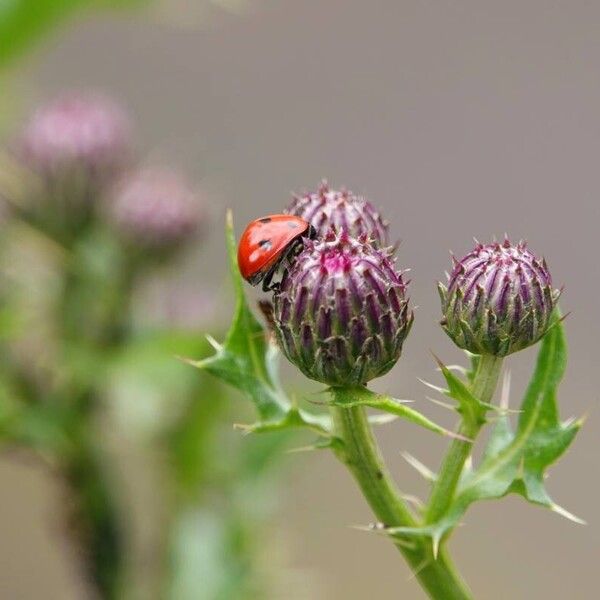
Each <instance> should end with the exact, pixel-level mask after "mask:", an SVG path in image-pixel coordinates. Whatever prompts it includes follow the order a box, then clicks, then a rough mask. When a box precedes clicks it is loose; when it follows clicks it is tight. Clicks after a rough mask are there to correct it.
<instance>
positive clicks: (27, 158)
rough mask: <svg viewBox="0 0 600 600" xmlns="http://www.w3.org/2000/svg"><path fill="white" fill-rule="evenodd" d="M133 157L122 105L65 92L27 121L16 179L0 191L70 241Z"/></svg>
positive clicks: (16, 208) (35, 220)
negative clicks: (101, 196) (130, 157)
mask: <svg viewBox="0 0 600 600" xmlns="http://www.w3.org/2000/svg"><path fill="white" fill-rule="evenodd" d="M129 156H130V127H129V121H128V119H127V117H126V116H125V114H124V113H123V111H121V109H120V108H119V107H118V106H116V105H115V104H114V103H113V102H112V101H111V100H109V99H107V98H105V97H103V96H99V95H90V94H87V95H86V94H74V93H71V94H66V95H63V96H62V97H60V98H58V99H57V100H55V101H54V102H52V103H50V104H47V105H45V106H42V107H40V108H39V109H38V110H37V112H35V113H34V115H33V116H32V117H31V119H30V121H29V122H28V123H27V124H26V126H25V128H24V129H23V131H22V133H21V135H20V136H19V138H18V139H17V140H16V142H15V144H14V159H15V160H14V161H13V163H14V164H13V163H11V167H14V179H15V181H16V182H17V183H16V184H15V185H13V186H12V187H9V188H6V187H5V186H4V185H3V189H2V190H0V193H1V194H2V196H3V197H5V198H6V200H7V201H8V203H9V204H10V206H11V208H12V209H13V210H14V211H16V212H17V213H19V215H20V216H21V217H22V218H24V219H26V220H28V221H29V222H31V223H32V224H34V225H35V226H36V227H38V228H40V229H41V230H43V231H45V232H46V233H47V234H48V235H50V236H51V237H53V238H54V239H56V240H58V241H60V243H62V244H65V245H71V244H72V243H73V242H74V241H75V240H76V239H77V238H78V237H79V236H81V235H82V233H83V232H84V231H85V230H86V229H87V226H88V224H89V223H91V221H92V219H93V217H94V216H95V211H96V208H97V205H98V202H97V201H98V198H99V196H100V195H101V194H102V193H103V192H104V191H105V190H106V189H107V187H108V186H109V184H112V183H113V181H114V180H115V178H116V176H117V175H118V174H119V173H120V172H121V171H122V170H123V169H124V167H125V165H126V163H127V162H128V160H129Z"/></svg>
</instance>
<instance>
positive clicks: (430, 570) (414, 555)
mask: <svg viewBox="0 0 600 600" xmlns="http://www.w3.org/2000/svg"><path fill="white" fill-rule="evenodd" d="M332 392H333V394H334V397H335V401H336V404H337V406H333V407H332V413H333V419H334V425H335V432H336V435H337V437H338V438H339V439H340V440H341V441H342V444H341V445H340V447H339V448H338V449H337V450H336V454H337V456H338V458H339V459H340V460H341V461H342V462H344V463H345V464H346V465H347V467H348V468H349V469H350V471H351V472H352V474H353V475H354V478H355V479H356V481H357V483H358V485H359V487H360V489H361V490H362V493H363V495H364V497H365V499H366V500H367V502H368V503H369V505H370V507H371V508H372V510H373V512H374V513H375V515H376V517H377V519H378V520H379V521H380V522H381V523H383V524H384V525H386V526H388V527H415V526H418V525H419V523H418V522H417V521H416V519H415V517H414V516H413V515H412V513H411V511H410V510H409V509H408V507H407V506H406V504H405V503H404V501H403V500H402V498H401V494H400V492H399V490H398V489H397V488H396V485H395V483H394V481H393V479H392V478H391V476H390V474H389V473H388V470H387V468H386V466H385V464H384V462H383V459H382V457H381V453H380V451H379V448H378V447H377V443H376V441H375V438H374V436H373V432H372V431H371V426H370V425H369V422H368V420H367V416H366V413H365V411H364V408H363V407H362V406H348V407H345V406H339V404H343V403H344V402H349V401H352V400H353V399H354V393H353V390H352V388H343V389H342V388H334V389H333V390H332ZM394 543H395V545H396V547H397V548H398V550H400V552H401V553H402V554H403V556H404V558H405V559H406V561H407V562H408V564H409V565H410V567H411V569H412V571H413V572H414V573H415V576H416V578H417V579H418V581H419V583H420V584H421V586H422V587H423V589H424V590H425V591H426V592H427V594H428V595H429V597H430V598H432V599H433V600H470V599H471V598H472V596H471V594H470V592H469V591H468V589H467V587H466V585H465V584H464V583H463V581H462V580H461V578H460V576H459V575H458V574H457V572H456V570H455V569H454V567H453V565H452V563H451V562H450V559H449V557H448V555H447V553H446V551H445V550H441V551H440V552H439V554H438V556H437V558H434V556H433V549H432V544H431V540H429V539H428V538H425V537H415V538H410V539H408V538H404V539H402V540H401V539H398V538H394Z"/></svg>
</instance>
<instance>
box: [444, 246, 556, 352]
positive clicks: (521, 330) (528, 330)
mask: <svg viewBox="0 0 600 600" xmlns="http://www.w3.org/2000/svg"><path fill="white" fill-rule="evenodd" d="M453 262H454V265H453V269H452V273H451V274H450V276H449V280H448V286H447V287H446V286H444V285H442V284H441V283H440V284H439V291H440V296H441V299H442V313H443V315H444V317H443V319H442V321H441V325H442V327H443V329H444V331H445V332H446V333H447V334H448V335H449V336H450V338H451V339H452V340H453V341H454V343H455V344H456V345H457V346H459V347H460V348H464V349H465V350H468V351H469V352H472V353H474V354H492V355H494V356H507V355H508V354H511V353H513V352H517V351H518V350H522V349H523V348H527V346H531V345H532V344H535V343H536V342H537V341H538V340H539V339H540V338H541V337H542V336H543V335H544V334H545V333H546V331H547V330H548V327H549V326H550V324H551V322H552V313H553V311H554V308H555V306H556V302H557V300H558V297H559V295H560V292H559V291H558V290H555V289H553V288H552V279H551V277H550V273H549V271H548V268H547V266H546V262H545V261H543V260H542V261H540V260H538V259H537V258H536V257H535V255H534V254H532V253H531V252H530V251H529V250H528V249H527V247H526V244H525V243H523V242H521V243H519V244H517V245H516V246H513V245H512V244H511V243H510V242H509V241H508V239H506V240H505V241H504V243H502V244H500V243H497V242H496V243H493V244H488V245H482V244H479V243H478V244H477V245H476V246H475V248H474V249H473V250H472V251H471V252H470V253H469V254H467V255H466V256H465V257H464V258H463V259H462V260H460V261H457V260H456V259H453Z"/></svg>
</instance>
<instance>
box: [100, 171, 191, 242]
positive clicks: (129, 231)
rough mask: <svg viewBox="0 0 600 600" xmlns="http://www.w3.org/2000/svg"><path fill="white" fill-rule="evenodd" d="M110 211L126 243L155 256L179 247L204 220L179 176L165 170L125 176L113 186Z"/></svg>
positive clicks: (189, 190)
mask: <svg viewBox="0 0 600 600" xmlns="http://www.w3.org/2000/svg"><path fill="white" fill-rule="evenodd" d="M109 211H110V212H109V219H110V220H111V222H112V223H113V224H114V226H115V228H116V229H117V230H118V231H119V233H120V234H121V235H122V237H123V238H124V239H125V240H126V242H127V243H129V244H130V245H132V246H134V247H135V248H138V249H139V250H142V251H150V252H154V253H163V252H168V251H171V250H172V249H174V248H176V247H179V246H180V245H181V244H182V243H184V242H185V241H187V240H188V239H189V238H190V237H191V236H192V235H193V234H194V233H196V232H197V231H198V229H199V228H200V225H201V222H202V220H203V212H202V210H201V207H200V204H199V201H198V197H197V195H196V194H195V193H194V192H193V191H192V190H191V189H190V187H189V186H188V184H187V183H186V182H185V181H184V179H183V177H182V176H181V175H180V174H179V173H177V172H175V171H172V170H168V169H165V168H146V169H142V170H140V171H137V172H134V173H130V174H128V175H127V176H126V177H125V178H124V179H123V180H122V181H121V182H120V183H119V184H118V185H117V186H116V188H115V190H114V194H113V197H112V198H111V199H110V201H109Z"/></svg>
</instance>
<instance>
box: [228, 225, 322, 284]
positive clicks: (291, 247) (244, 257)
mask: <svg viewBox="0 0 600 600" xmlns="http://www.w3.org/2000/svg"><path fill="white" fill-rule="evenodd" d="M316 235H317V232H316V230H315V228H314V227H313V226H312V225H311V224H310V223H308V222H307V221H305V220H304V219H301V218H300V217H295V216H293V215H269V216H266V217H262V218H261V219H256V220H254V221H251V222H250V223H249V224H248V226H247V227H246V229H245V230H244V233H242V237H241V238H240V244H239V246H238V266H239V269H240V273H241V274H242V277H243V278H244V279H245V280H246V281H247V282H248V283H249V284H250V285H258V284H259V283H260V282H261V281H262V289H263V291H264V292H269V291H277V290H278V289H279V283H277V282H273V281H272V279H273V276H274V275H275V273H276V272H277V269H279V267H280V265H281V263H282V262H284V261H286V260H288V259H290V258H291V257H293V256H296V255H297V254H298V253H299V252H300V251H301V250H302V246H303V238H309V239H314V238H315V237H316Z"/></svg>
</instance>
